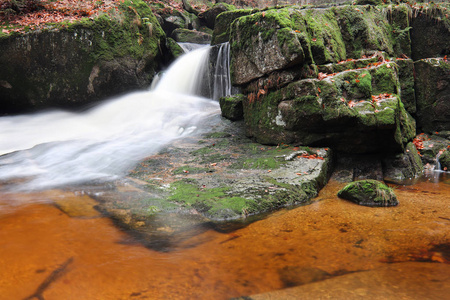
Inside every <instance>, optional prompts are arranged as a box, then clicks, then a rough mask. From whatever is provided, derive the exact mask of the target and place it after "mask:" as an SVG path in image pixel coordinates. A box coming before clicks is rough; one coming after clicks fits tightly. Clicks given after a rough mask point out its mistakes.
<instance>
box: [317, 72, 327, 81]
mask: <svg viewBox="0 0 450 300" xmlns="http://www.w3.org/2000/svg"><path fill="white" fill-rule="evenodd" d="M327 76H328V75H327V74H325V73H319V76H318V77H317V79H319V80H322V79H325V78H327Z"/></svg>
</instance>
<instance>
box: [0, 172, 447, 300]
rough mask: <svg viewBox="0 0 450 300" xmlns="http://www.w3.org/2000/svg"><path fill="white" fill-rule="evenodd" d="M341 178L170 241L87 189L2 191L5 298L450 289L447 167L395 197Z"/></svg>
mask: <svg viewBox="0 0 450 300" xmlns="http://www.w3.org/2000/svg"><path fill="white" fill-rule="evenodd" d="M444 175H445V174H444ZM343 185H344V184H343V183H339V182H336V181H332V182H330V183H329V184H328V185H327V186H326V187H325V188H324V189H323V190H322V191H321V193H320V195H319V197H317V198H316V199H315V201H314V202H313V203H312V204H311V205H307V206H302V207H297V208H295V209H291V210H282V211H278V212H276V213H273V214H271V215H270V216H268V217H266V218H265V219H263V220H260V221H257V222H254V223H252V224H250V225H248V226H247V227H245V228H242V229H239V230H236V231H234V232H232V233H219V232H216V231H214V230H209V231H205V232H203V233H200V234H199V235H197V236H195V237H192V238H189V239H188V240H185V241H184V242H183V243H184V245H179V248H176V249H174V250H173V251H171V252H167V253H163V252H157V251H153V250H150V249H148V248H145V247H144V246H142V245H140V244H138V243H130V237H129V236H127V234H126V233H125V232H122V231H121V230H120V229H118V228H117V227H115V226H114V224H113V222H112V221H111V220H110V219H108V218H105V217H103V216H101V215H99V214H97V213H96V212H95V211H94V210H92V209H91V208H89V205H86V203H88V204H89V203H92V202H93V200H91V199H89V198H88V197H87V196H85V195H84V196H83V195H81V196H77V195H75V194H74V193H73V192H63V191H46V192H41V193H35V194H2V195H0V197H1V200H0V266H1V268H0V299H45V300H53V299H55V300H60V299H65V300H69V299H77V300H79V299H229V298H232V297H238V296H243V295H254V294H260V293H266V292H269V291H275V290H280V289H283V288H287V287H290V286H300V285H301V290H295V289H294V290H288V291H290V294H289V295H288V294H286V293H285V294H283V293H281V294H272V295H271V294H268V295H260V296H256V298H258V299H320V298H322V299H327V298H331V299H339V298H341V297H342V298H345V299H361V297H364V298H365V299H448V298H447V297H448V295H450V266H449V259H450V258H449V245H450V234H449V233H450V226H449V225H450V209H449V199H450V180H449V179H448V177H447V178H445V176H444V178H441V180H440V182H435V180H424V181H422V182H418V183H417V184H415V185H412V186H400V187H397V188H396V190H395V192H396V194H397V196H398V199H399V202H400V205H399V206H398V207H393V208H392V207H391V208H368V207H362V206H358V205H355V204H353V203H350V202H347V201H345V200H341V199H339V198H337V197H336V193H337V191H338V190H339V189H340V188H341V187H342V186H343ZM61 199H63V200H64V201H67V203H72V205H73V203H75V204H77V203H79V207H80V212H79V214H77V212H75V213H72V214H71V216H69V215H68V214H66V213H64V212H63V210H61V209H60V208H61V204H59V208H58V206H56V205H54V201H57V202H59V203H61ZM64 201H62V202H64ZM75 206H76V205H75ZM80 216H81V217H80ZM161 230H170V228H161ZM187 245H189V247H187ZM394 269H395V270H394ZM369 270H371V271H369ZM389 270H390V271H389ZM393 270H394V271H395V272H394V271H393ZM367 271H368V272H367ZM391 271H392V272H391ZM364 276H366V277H367V276H373V280H371V279H370V278H369V279H368V280H364ZM341 278H342V279H345V281H343V280H341V281H339V280H340V279H341ZM313 281H316V282H315V283H310V284H308V283H309V282H313ZM370 282H374V283H375V284H371V283H370ZM289 297H291V298H289Z"/></svg>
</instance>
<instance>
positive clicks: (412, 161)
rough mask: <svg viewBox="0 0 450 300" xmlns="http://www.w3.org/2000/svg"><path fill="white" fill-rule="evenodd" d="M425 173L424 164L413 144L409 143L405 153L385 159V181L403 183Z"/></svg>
mask: <svg viewBox="0 0 450 300" xmlns="http://www.w3.org/2000/svg"><path fill="white" fill-rule="evenodd" d="M422 173H423V163H422V160H421V158H420V156H419V154H418V152H417V149H416V146H414V144H413V143H408V145H407V146H406V149H405V152H404V153H401V154H397V155H390V156H388V157H386V158H384V159H383V175H384V178H383V179H384V180H385V181H389V182H398V183H401V182H402V181H404V180H411V179H414V178H417V177H419V176H420V175H422Z"/></svg>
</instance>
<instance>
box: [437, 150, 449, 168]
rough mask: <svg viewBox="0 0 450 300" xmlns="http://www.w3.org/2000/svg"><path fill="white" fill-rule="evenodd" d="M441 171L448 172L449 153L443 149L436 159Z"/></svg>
mask: <svg viewBox="0 0 450 300" xmlns="http://www.w3.org/2000/svg"><path fill="white" fill-rule="evenodd" d="M438 159H439V164H440V167H441V170H443V171H450V151H449V150H448V149H445V150H443V151H442V152H441V154H440V155H439V157H438Z"/></svg>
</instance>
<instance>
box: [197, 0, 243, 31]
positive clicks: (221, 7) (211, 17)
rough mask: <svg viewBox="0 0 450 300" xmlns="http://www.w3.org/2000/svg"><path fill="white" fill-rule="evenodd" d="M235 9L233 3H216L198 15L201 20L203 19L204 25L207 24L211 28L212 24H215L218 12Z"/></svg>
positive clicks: (212, 27)
mask: <svg viewBox="0 0 450 300" xmlns="http://www.w3.org/2000/svg"><path fill="white" fill-rule="evenodd" d="M235 9H236V7H235V6H233V5H230V4H225V3H217V4H215V5H214V6H213V7H211V8H210V9H208V10H206V11H204V12H202V13H200V14H199V15H198V16H199V18H200V19H201V20H203V21H204V22H205V23H206V26H208V27H209V28H211V29H214V25H215V24H216V18H217V16H218V15H219V14H221V13H223V12H225V11H232V10H235Z"/></svg>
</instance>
